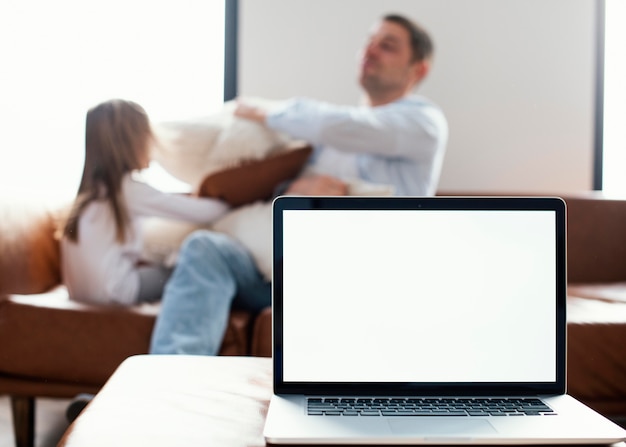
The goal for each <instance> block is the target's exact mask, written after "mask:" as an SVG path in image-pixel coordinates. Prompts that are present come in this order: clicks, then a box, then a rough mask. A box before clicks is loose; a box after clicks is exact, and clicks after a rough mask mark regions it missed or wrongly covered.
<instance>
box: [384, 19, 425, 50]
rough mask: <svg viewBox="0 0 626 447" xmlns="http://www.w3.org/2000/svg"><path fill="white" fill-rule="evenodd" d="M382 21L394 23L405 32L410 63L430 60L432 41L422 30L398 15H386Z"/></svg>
mask: <svg viewBox="0 0 626 447" xmlns="http://www.w3.org/2000/svg"><path fill="white" fill-rule="evenodd" d="M383 20H384V21H386V22H392V23H396V24H398V25H400V26H401V27H402V28H404V29H405V30H407V32H408V33H409V41H410V43H411V51H412V53H413V56H412V58H411V62H421V61H423V60H428V59H431V58H432V55H433V41H432V39H431V38H430V36H429V35H428V33H427V32H426V30H425V29H424V28H422V27H421V26H419V25H418V24H417V23H415V22H413V21H412V20H410V19H408V18H406V17H404V16H402V15H400V14H387V15H385V16H384V17H383Z"/></svg>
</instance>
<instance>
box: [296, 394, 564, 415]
mask: <svg viewBox="0 0 626 447" xmlns="http://www.w3.org/2000/svg"><path fill="white" fill-rule="evenodd" d="M307 412H308V414H309V415H311V416H542V415H554V414H556V413H555V412H554V411H553V410H552V409H551V408H550V407H549V406H547V405H546V404H545V403H543V402H542V401H541V400H540V399H537V398H351V397H348V398H346V397H340V398H329V397H324V398H321V397H309V398H307Z"/></svg>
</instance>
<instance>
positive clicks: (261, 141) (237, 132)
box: [152, 98, 293, 189]
mask: <svg viewBox="0 0 626 447" xmlns="http://www.w3.org/2000/svg"><path fill="white" fill-rule="evenodd" d="M246 103H248V104H256V105H262V106H263V107H265V108H266V109H268V110H271V109H272V108H274V107H277V106H279V105H280V104H281V103H282V102H281V101H269V100H264V99H260V98H249V99H246ZM235 106H236V102H235V101H229V102H226V103H224V106H223V107H222V109H221V111H220V112H219V113H216V114H213V115H209V116H204V117H196V118H190V119H185V120H180V121H169V122H161V123H155V124H153V129H154V134H155V136H156V138H157V144H155V145H154V147H153V148H152V156H153V158H154V159H155V160H156V161H157V162H158V163H159V164H160V165H161V166H163V168H164V169H165V170H166V171H167V172H168V173H170V174H171V175H173V176H174V177H176V178H177V179H179V180H181V181H183V182H185V183H188V184H189V185H191V186H192V187H193V188H194V189H195V188H197V187H198V186H199V185H200V182H201V181H202V179H204V177H206V176H207V175H208V174H212V173H214V172H217V171H219V170H222V169H225V168H228V167H232V166H235V165H238V164H240V163H241V162H242V161H245V160H260V159H263V158H265V157H267V156H268V155H270V154H272V153H275V152H277V151H279V150H280V149H282V148H284V147H285V146H286V145H287V144H288V143H289V142H291V141H293V139H291V138H289V137H288V136H287V135H285V134H281V133H278V132H275V131H272V130H270V129H269V128H267V127H266V126H264V125H262V124H259V123H256V122H254V121H250V120H246V119H241V118H236V117H235V116H234V114H233V112H234V110H235Z"/></svg>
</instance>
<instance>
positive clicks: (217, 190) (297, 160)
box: [199, 146, 312, 207]
mask: <svg viewBox="0 0 626 447" xmlns="http://www.w3.org/2000/svg"><path fill="white" fill-rule="evenodd" d="M311 151H312V149H311V147H310V146H304V147H300V148H296V149H290V150H288V151H286V152H282V153H280V154H277V155H273V156H270V157H268V158H266V159H263V160H258V161H247V162H245V163H243V164H242V165H240V166H236V167H233V168H229V169H225V170H223V171H220V172H217V173H215V174H211V175H209V176H208V177H207V178H205V179H204V181H203V182H202V184H201V185H200V189H199V195H200V196H204V197H213V198H217V199H221V200H224V201H226V202H227V203H229V204H230V205H231V206H233V207H235V206H240V205H245V204H247V203H252V202H256V201H257V200H268V199H270V198H271V197H272V194H273V192H274V189H275V188H276V186H278V185H279V184H280V183H282V182H284V181H287V180H290V179H292V178H294V177H296V176H297V175H298V173H299V172H300V171H301V170H302V167H303V166H304V164H305V163H306V161H307V160H308V158H309V155H310V154H311Z"/></svg>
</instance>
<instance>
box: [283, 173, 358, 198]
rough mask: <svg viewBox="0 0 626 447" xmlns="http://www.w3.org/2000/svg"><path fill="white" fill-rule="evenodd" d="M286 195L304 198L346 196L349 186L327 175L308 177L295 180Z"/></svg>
mask: <svg viewBox="0 0 626 447" xmlns="http://www.w3.org/2000/svg"><path fill="white" fill-rule="evenodd" d="M286 193H287V194H294V195H302V196H345V195H347V194H348V185H346V184H345V183H344V182H342V181H341V180H339V179H336V178H335V177H330V176H327V175H307V176H305V177H300V178H298V179H297V180H295V181H294V182H293V183H292V184H291V186H289V189H287V191H286Z"/></svg>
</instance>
